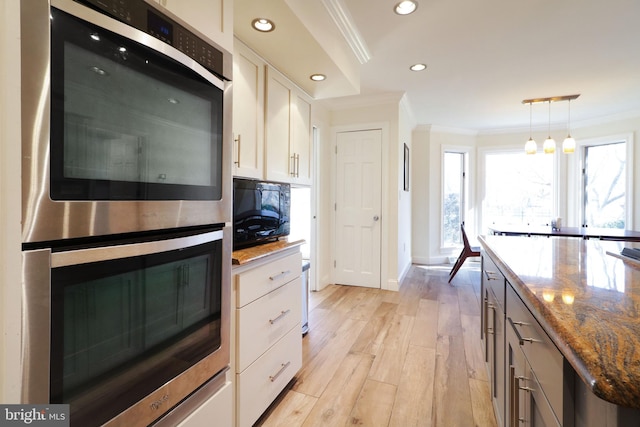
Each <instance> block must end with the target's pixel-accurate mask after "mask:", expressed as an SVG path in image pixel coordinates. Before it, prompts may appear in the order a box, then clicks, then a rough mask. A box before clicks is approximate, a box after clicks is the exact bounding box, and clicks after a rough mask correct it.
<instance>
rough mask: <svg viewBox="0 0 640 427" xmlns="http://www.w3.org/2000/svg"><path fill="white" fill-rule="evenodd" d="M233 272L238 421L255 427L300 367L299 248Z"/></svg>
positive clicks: (300, 264)
mask: <svg viewBox="0 0 640 427" xmlns="http://www.w3.org/2000/svg"><path fill="white" fill-rule="evenodd" d="M292 249H293V250H288V251H285V252H283V253H276V254H273V255H267V256H266V257H264V258H261V259H260V260H259V261H255V266H254V265H252V263H249V264H247V265H244V266H241V267H240V268H236V269H235V270H234V301H233V302H234V305H235V319H234V322H233V323H234V327H233V328H232V333H233V335H234V337H233V340H234V344H233V346H234V352H233V353H234V354H235V357H234V360H233V367H234V371H235V374H236V384H235V386H236V411H235V412H236V425H237V426H240V427H245V426H251V425H253V424H254V423H255V422H256V420H257V419H258V418H259V417H260V415H261V414H262V413H263V412H264V411H265V410H266V409H267V408H268V407H269V405H270V404H271V403H272V402H273V401H274V400H275V398H276V397H277V396H278V394H280V392H281V391H282V390H283V389H284V388H285V387H286V385H287V384H288V383H289V381H291V379H292V378H293V377H294V375H295V374H296V373H297V372H298V371H299V370H300V368H301V367H302V326H301V321H302V299H301V298H300V295H301V292H302V288H301V272H302V256H301V254H300V250H299V248H298V247H295V248H292Z"/></svg>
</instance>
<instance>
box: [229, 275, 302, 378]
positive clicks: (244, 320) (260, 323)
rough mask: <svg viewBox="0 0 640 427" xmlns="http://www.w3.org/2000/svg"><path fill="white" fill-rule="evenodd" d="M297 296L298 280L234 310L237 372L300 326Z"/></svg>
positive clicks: (298, 290) (298, 294) (299, 297)
mask: <svg viewBox="0 0 640 427" xmlns="http://www.w3.org/2000/svg"><path fill="white" fill-rule="evenodd" d="M301 295H302V290H301V283H300V278H298V279H296V280H292V281H291V282H289V283H287V284H286V285H284V286H281V287H279V288H278V289H276V290H274V291H271V292H269V293H268V294H267V295H264V296H262V297H260V298H258V299H257V300H255V301H254V302H252V303H251V304H247V305H246V306H244V307H242V308H240V309H238V310H236V314H237V316H238V317H237V328H236V331H237V342H238V350H237V352H236V364H237V365H236V370H237V372H242V371H244V370H245V369H246V368H247V366H249V365H250V364H251V362H253V361H254V360H256V359H257V358H258V357H259V356H260V355H261V354H262V353H264V352H265V351H266V350H267V349H268V348H269V347H271V346H272V345H273V344H275V343H276V342H277V341H278V340H279V339H280V338H282V336H283V335H284V334H286V333H287V332H288V331H289V330H291V328H292V327H293V326H294V325H297V324H300V322H301V320H302V312H301V307H300V305H301V304H300V300H301ZM301 334H302V332H301Z"/></svg>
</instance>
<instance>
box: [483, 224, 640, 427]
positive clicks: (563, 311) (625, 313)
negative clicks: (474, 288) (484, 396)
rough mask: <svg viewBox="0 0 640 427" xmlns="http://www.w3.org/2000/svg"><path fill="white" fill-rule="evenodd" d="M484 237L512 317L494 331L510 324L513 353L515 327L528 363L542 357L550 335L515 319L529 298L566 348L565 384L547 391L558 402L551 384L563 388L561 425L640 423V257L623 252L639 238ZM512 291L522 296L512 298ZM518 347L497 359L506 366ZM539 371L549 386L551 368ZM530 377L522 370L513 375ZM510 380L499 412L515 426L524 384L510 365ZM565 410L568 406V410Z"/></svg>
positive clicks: (492, 326)
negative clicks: (528, 328) (546, 375)
mask: <svg viewBox="0 0 640 427" xmlns="http://www.w3.org/2000/svg"><path fill="white" fill-rule="evenodd" d="M479 240H480V243H481V244H482V247H483V285H484V284H485V280H486V278H489V279H488V280H489V282H487V283H489V287H491V286H493V287H494V288H495V289H497V290H495V292H494V293H495V294H496V295H498V297H497V301H498V304H496V305H499V306H500V308H501V309H502V312H500V313H501V315H502V316H504V317H503V323H500V319H499V318H498V321H497V322H493V323H492V322H489V327H488V328H487V330H489V331H490V333H491V334H493V333H494V332H499V329H501V328H503V329H504V331H505V336H506V338H503V339H504V342H505V343H506V346H505V348H504V351H506V352H507V353H508V351H509V349H510V347H509V336H510V334H509V328H512V329H513V330H515V335H513V336H515V337H516V338H515V339H514V340H515V341H516V346H515V347H522V348H523V352H524V354H525V358H526V359H527V360H528V362H527V363H531V364H534V361H535V358H536V351H538V350H536V345H540V344H537V343H541V342H542V341H543V340H541V339H533V338H527V335H526V334H528V333H529V332H527V331H526V326H528V323H526V322H521V321H520V322H518V321H514V319H515V316H516V315H514V314H513V313H514V307H515V308H516V309H517V308H518V304H522V305H523V306H524V307H526V310H528V312H530V314H531V315H532V317H533V319H535V321H534V322H533V323H536V322H537V324H538V325H539V327H540V328H541V330H543V331H544V333H543V334H542V335H544V334H546V335H547V336H548V339H550V341H551V342H552V344H553V345H554V346H555V347H556V348H557V350H558V354H559V355H561V356H559V357H560V358H561V362H560V365H561V368H559V371H558V372H560V375H559V376H560V377H562V375H563V373H564V379H561V382H563V384H558V385H557V386H556V385H549V384H547V385H546V390H545V393H547V394H548V395H550V396H551V397H549V396H547V397H548V399H546V400H548V401H549V402H550V403H551V406H553V394H554V393H556V392H554V391H553V390H551V391H550V392H549V389H553V388H559V389H560V391H559V392H557V393H559V394H560V395H561V397H560V398H558V401H559V402H560V404H559V405H557V406H558V407H560V409H555V412H556V413H555V416H556V417H557V419H556V421H557V422H558V424H560V425H575V426H581V427H582V426H596V425H598V426H605V425H606V426H622V425H634V426H636V425H640V410H639V409H640V267H639V266H640V263H637V262H635V261H627V260H623V259H621V258H620V257H619V253H620V251H621V250H622V248H623V247H625V246H627V247H638V245H639V244H638V243H630V242H611V241H601V240H583V239H576V238H531V237H505V236H480V237H479ZM490 264H492V265H494V266H495V267H496V268H497V270H498V272H497V274H499V275H500V277H504V289H505V290H504V293H503V294H502V296H500V294H501V292H502V291H501V288H500V287H495V286H496V285H495V284H494V283H496V282H499V280H498V281H496V280H495V277H496V276H492V274H494V272H491V271H490V270H491V268H486V266H487V265H490ZM491 280H493V281H494V282H491ZM483 287H484V286H483ZM510 292H511V293H512V294H514V295H515V297H511V299H510V295H511V294H510ZM483 294H485V291H484V290H483ZM486 295H490V294H489V293H486ZM485 300H486V297H485ZM485 304H486V301H485ZM491 307H492V308H493V307H494V305H491ZM485 317H487V316H485ZM483 323H484V322H483ZM485 324H486V323H485ZM501 325H502V326H501ZM538 325H536V326H538ZM498 326H500V328H499V327H498ZM484 327H485V326H483V328H484ZM532 336H533V335H532ZM544 338H546V337H544ZM518 343H519V344H520V346H518V345H517V344H518ZM527 346H529V347H527ZM552 347H553V346H552ZM496 348H497V347H496ZM538 348H541V347H538ZM554 350H555V349H554ZM498 351H499V350H498ZM513 354H515V353H513ZM513 354H511V355H510V354H506V355H505V357H504V358H503V359H500V358H498V359H497V360H502V361H503V364H504V365H505V366H504V369H505V370H506V371H505V372H507V371H508V369H509V367H510V366H509V363H510V362H509V361H510V360H514V356H513ZM535 363H537V362H535ZM549 363H550V362H549ZM497 369H498V370H500V369H501V367H498V368H497ZM544 369H546V367H545V368H544ZM503 374H504V373H503ZM535 375H536V376H537V378H536V379H537V380H539V383H540V384H541V387H544V386H545V384H544V381H543V380H542V379H541V378H542V377H543V375H544V372H542V374H540V375H538V374H537V373H536V374H535ZM524 377H526V375H525V376H518V375H515V376H513V378H514V380H513V381H516V380H522V379H523V378H524ZM497 378H500V376H499V375H498V376H497ZM526 379H528V378H526ZM503 381H504V383H503V385H504V388H505V390H506V391H505V392H504V398H503V399H504V400H503V402H502V403H503V408H505V409H504V416H502V417H500V416H499V418H502V419H504V420H505V422H504V423H503V424H505V425H508V424H511V423H512V422H513V421H517V419H518V418H519V416H518V415H519V414H518V413H517V412H518V410H519V409H520V408H519V405H518V401H517V399H518V391H517V388H518V387H515V388H514V384H513V381H510V380H509V373H508V372H507V373H506V374H504V380H503ZM549 382H551V381H549ZM540 384H539V385H540ZM498 385H499V384H498ZM515 385H516V386H518V382H517V381H516V382H515ZM534 388H535V387H534ZM520 389H521V390H524V389H528V387H524V388H520ZM512 390H516V391H515V392H514V391H512ZM510 392H511V394H513V393H515V398H514V397H513V396H510ZM498 395H499V393H498ZM514 399H516V400H514ZM546 400H545V401H546ZM494 405H495V404H494ZM498 407H500V403H498V404H497V408H498ZM563 409H564V411H565V413H564V414H563V415H562V416H560V415H559V414H558V413H561V412H562V411H563ZM551 412H553V411H551ZM566 412H570V413H569V414H567V413H566ZM514 413H515V415H514ZM574 414H575V415H574ZM499 415H500V414H499ZM514 417H515V418H514ZM550 419H553V418H552V417H550ZM627 423H628V424H627ZM551 424H553V423H551ZM544 425H547V423H545V424H544Z"/></svg>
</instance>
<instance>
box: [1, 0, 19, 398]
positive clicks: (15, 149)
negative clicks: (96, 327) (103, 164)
mask: <svg viewBox="0 0 640 427" xmlns="http://www.w3.org/2000/svg"><path fill="white" fill-rule="evenodd" d="M19 34H20V5H19V2H17V1H3V2H0V64H2V66H1V67H0V236H2V237H1V238H0V331H1V333H2V336H1V338H0V379H1V380H0V402H2V403H19V401H20V400H19V399H20V384H21V382H20V350H21V330H20V318H21V304H20V301H21V286H20V284H21V277H20V276H21V274H20V268H19V266H20V263H21V238H20V229H21V227H20V208H19V207H20V206H21V202H20V199H21V196H20V189H21V185H20V147H21V145H20V37H19Z"/></svg>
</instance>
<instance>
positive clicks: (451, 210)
mask: <svg viewBox="0 0 640 427" xmlns="http://www.w3.org/2000/svg"><path fill="white" fill-rule="evenodd" d="M465 175H466V174H465V154H464V153H458V152H448V151H445V152H444V158H443V179H442V186H443V190H442V197H443V200H442V228H443V229H442V242H443V246H444V247H450V246H457V245H460V244H462V237H461V236H460V224H462V223H463V222H464V201H465V191H464V186H465Z"/></svg>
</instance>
